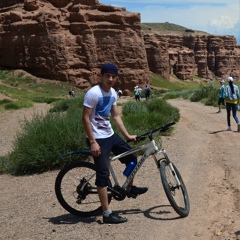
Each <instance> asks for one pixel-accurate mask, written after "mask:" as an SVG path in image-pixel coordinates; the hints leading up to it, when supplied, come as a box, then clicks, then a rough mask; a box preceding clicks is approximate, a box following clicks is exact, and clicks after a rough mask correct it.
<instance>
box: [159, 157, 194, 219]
mask: <svg viewBox="0 0 240 240" xmlns="http://www.w3.org/2000/svg"><path fill="white" fill-rule="evenodd" d="M172 166H173V168H174V170H175V172H176V174H177V177H178V179H179V181H180V183H181V185H180V186H178V185H177V183H176V180H175V177H174V174H173V172H172V170H171V168H170V165H169V164H167V161H166V160H165V159H161V161H160V175H161V180H162V184H163V188H164V191H165V194H166V195H167V198H168V200H169V202H170V204H171V206H172V207H173V209H174V210H175V211H176V212H177V213H178V214H179V215H180V216H181V217H187V216H188V214H189V211H190V202H189V198H188V193H187V189H186V186H185V184H184V182H183V179H182V177H181V175H180V173H179V171H178V169H177V168H176V167H175V166H174V164H173V163H172Z"/></svg>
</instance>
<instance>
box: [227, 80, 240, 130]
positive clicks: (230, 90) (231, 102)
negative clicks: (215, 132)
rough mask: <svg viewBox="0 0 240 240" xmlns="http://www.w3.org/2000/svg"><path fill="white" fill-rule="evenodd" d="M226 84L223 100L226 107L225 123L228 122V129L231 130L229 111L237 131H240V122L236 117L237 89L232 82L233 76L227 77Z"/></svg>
mask: <svg viewBox="0 0 240 240" xmlns="http://www.w3.org/2000/svg"><path fill="white" fill-rule="evenodd" d="M227 80H228V85H227V86H226V88H225V95H226V97H225V101H226V109H227V124H228V128H227V130H228V131H231V130H232V128H231V121H230V117H231V111H232V116H233V118H234V120H235V122H236V123H237V131H238V132H240V122H239V120H238V117H237V110H238V104H239V89H238V86H237V85H235V84H233V78H232V77H228V78H227Z"/></svg>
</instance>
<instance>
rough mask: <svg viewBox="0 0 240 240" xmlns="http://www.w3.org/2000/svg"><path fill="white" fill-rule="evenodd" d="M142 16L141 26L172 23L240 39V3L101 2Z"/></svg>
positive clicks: (220, 0)
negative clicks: (149, 23) (144, 24)
mask: <svg viewBox="0 0 240 240" xmlns="http://www.w3.org/2000/svg"><path fill="white" fill-rule="evenodd" d="M100 2H101V3H103V4H108V5H115V6H116V5H118V6H122V7H126V9H127V10H128V11H131V12H139V13H140V14H141V22H171V23H175V24H178V25H181V26H184V27H187V28H191V29H194V30H199V31H205V32H209V33H212V34H221V35H225V34H226V33H227V34H230V35H234V36H235V37H236V38H240V37H239V35H240V25H239V20H240V0H228V1H226V0H218V1H216V0H215V1H213V0H178V1H176V0H139V1H137V0H102V1H101V0H100Z"/></svg>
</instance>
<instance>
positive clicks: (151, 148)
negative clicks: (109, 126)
mask: <svg viewBox="0 0 240 240" xmlns="http://www.w3.org/2000/svg"><path fill="white" fill-rule="evenodd" d="M143 149H146V151H145V152H144V154H143V155H142V157H141V159H140V160H139V161H138V163H137V165H136V166H135V167H134V169H133V171H132V172H131V174H130V175H129V176H128V177H127V179H126V180H125V182H124V184H123V185H122V187H121V188H122V189H124V190H125V189H126V188H127V186H128V185H129V183H130V182H131V181H132V179H133V178H134V176H135V175H136V173H137V172H138V171H139V169H140V167H141V166H142V165H143V163H144V162H145V160H146V159H147V158H148V157H149V156H150V155H152V156H153V159H154V161H155V163H156V165H157V167H158V169H159V164H158V159H157V158H156V155H157V154H159V153H161V154H163V155H164V159H166V161H167V163H168V164H170V167H171V170H172V171H173V173H174V176H175V179H176V182H177V184H178V185H180V181H179V179H178V177H177V174H176V173H175V170H174V168H173V167H172V164H171V162H170V161H169V159H168V156H167V154H166V151H165V150H164V149H159V148H158V146H157V145H156V143H155V140H154V139H153V140H151V141H150V142H148V143H146V144H143V145H141V146H139V147H136V148H133V149H131V150H129V151H127V152H124V153H122V154H119V155H116V156H114V157H112V158H111V159H110V166H109V170H110V173H111V175H112V177H113V180H114V183H115V185H117V186H120V184H119V181H118V179H117V176H116V174H115V172H114V169H113V167H112V165H111V162H112V161H115V160H117V159H120V158H122V157H125V156H127V155H130V154H132V153H135V152H138V151H140V150H143Z"/></svg>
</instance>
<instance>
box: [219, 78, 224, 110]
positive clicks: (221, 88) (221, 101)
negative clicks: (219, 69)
mask: <svg viewBox="0 0 240 240" xmlns="http://www.w3.org/2000/svg"><path fill="white" fill-rule="evenodd" d="M220 85H221V86H220V88H219V95H218V112H217V113H221V109H222V108H221V104H222V105H223V106H225V86H224V80H223V79H222V80H221V81H220Z"/></svg>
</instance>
